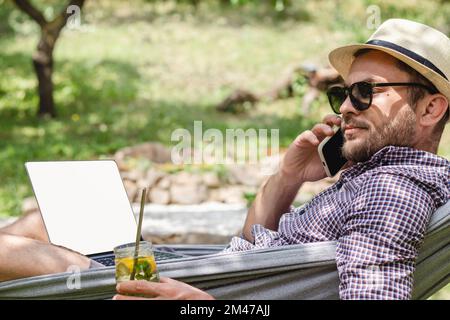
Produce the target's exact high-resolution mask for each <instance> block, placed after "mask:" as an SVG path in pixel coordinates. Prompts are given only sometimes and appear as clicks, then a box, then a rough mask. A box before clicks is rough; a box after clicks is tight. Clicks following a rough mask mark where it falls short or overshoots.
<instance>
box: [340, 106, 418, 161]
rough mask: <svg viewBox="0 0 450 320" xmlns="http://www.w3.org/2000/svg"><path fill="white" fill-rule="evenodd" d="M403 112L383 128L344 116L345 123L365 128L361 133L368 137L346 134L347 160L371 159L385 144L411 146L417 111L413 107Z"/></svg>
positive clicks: (344, 149) (345, 150) (343, 151)
mask: <svg viewBox="0 0 450 320" xmlns="http://www.w3.org/2000/svg"><path fill="white" fill-rule="evenodd" d="M402 113H403V114H398V115H397V117H395V119H393V120H392V121H391V122H388V123H386V124H384V125H383V126H381V128H374V127H373V126H369V125H367V124H365V123H359V122H355V121H353V119H351V118H347V119H345V118H344V122H343V123H345V124H350V125H353V126H355V127H362V128H364V130H362V131H361V132H359V135H365V136H367V138H366V137H364V138H362V137H359V136H358V137H357V138H356V139H355V138H353V139H349V140H347V139H346V138H345V136H344V140H345V142H344V146H343V147H342V154H343V156H344V157H345V158H346V159H347V160H349V161H352V162H354V163H357V162H364V161H367V160H369V159H370V158H371V157H372V156H373V155H374V154H375V153H376V152H378V151H379V150H381V149H382V148H383V147H385V146H389V145H392V146H402V147H411V146H412V145H413V140H414V133H415V124H416V118H415V113H414V112H413V111H412V110H411V109H407V110H406V112H402Z"/></svg>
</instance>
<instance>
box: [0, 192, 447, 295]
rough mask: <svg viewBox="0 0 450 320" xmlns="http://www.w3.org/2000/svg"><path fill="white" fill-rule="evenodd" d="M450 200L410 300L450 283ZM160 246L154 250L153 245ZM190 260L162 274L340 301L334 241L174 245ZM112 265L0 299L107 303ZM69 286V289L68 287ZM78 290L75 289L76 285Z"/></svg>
mask: <svg viewBox="0 0 450 320" xmlns="http://www.w3.org/2000/svg"><path fill="white" fill-rule="evenodd" d="M449 222H450V201H449V202H447V204H446V205H445V206H443V207H441V208H439V209H438V210H437V211H436V212H435V213H434V214H433V216H432V218H431V221H430V224H429V226H428V230H427V235H426V237H425V241H424V244H423V246H422V248H421V250H420V254H419V257H418V260H417V266H416V272H415V274H414V283H415V284H414V290H413V299H426V298H428V297H429V296H431V295H432V294H433V293H435V292H436V291H438V290H439V289H441V288H442V287H444V286H445V285H446V284H448V283H449V280H450V276H449V275H450V263H449V261H450V246H449V243H450V241H449V239H450V226H449ZM156 247H158V246H156ZM170 248H172V249H174V250H175V251H176V252H180V253H183V254H188V255H190V257H188V258H183V259H177V260H171V261H161V262H158V267H159V271H160V274H161V275H163V276H166V277H171V278H174V279H178V280H181V281H184V282H186V283H189V284H191V285H193V286H196V287H198V288H201V289H203V290H206V291H207V292H209V293H210V294H212V295H213V296H214V297H216V298H218V299H271V300H272V299H339V291H338V286H339V277H338V272H337V269H336V262H335V249H336V244H335V242H316V243H308V244H300V245H290V246H285V247H276V248H268V249H260V250H254V251H246V252H237V253H227V254H220V255H218V254H217V253H218V252H220V251H221V250H222V249H223V248H224V246H223V245H173V246H171V247H170ZM114 272H115V269H114V267H107V268H101V269H93V270H87V271H84V272H81V274H80V281H79V283H80V287H78V288H73V287H74V286H73V285H71V284H72V283H73V279H74V274H73V273H60V274H53V275H45V276H38V277H31V278H25V279H19V280H13V281H7V282H2V283H0V299H109V298H111V297H112V296H113V295H114V294H115V278H114ZM68 284H69V285H68ZM75 287H76V286H75Z"/></svg>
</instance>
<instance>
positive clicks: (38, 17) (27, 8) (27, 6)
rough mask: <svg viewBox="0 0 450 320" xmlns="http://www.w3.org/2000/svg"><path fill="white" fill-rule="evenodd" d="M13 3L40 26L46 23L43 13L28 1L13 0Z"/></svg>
mask: <svg viewBox="0 0 450 320" xmlns="http://www.w3.org/2000/svg"><path fill="white" fill-rule="evenodd" d="M14 3H15V4H16V6H18V7H19V9H20V10H22V11H23V12H25V13H26V14H27V15H29V16H30V18H31V19H33V20H34V21H36V22H37V23H38V24H39V25H40V26H41V27H43V26H44V25H45V24H46V23H47V20H45V17H44V15H43V14H42V13H41V12H40V11H39V10H37V9H36V8H35V7H33V5H32V4H31V3H30V2H28V0H14Z"/></svg>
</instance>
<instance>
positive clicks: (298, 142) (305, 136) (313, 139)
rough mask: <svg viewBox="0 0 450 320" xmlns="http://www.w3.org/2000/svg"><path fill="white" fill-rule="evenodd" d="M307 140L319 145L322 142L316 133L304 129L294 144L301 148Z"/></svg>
mask: <svg viewBox="0 0 450 320" xmlns="http://www.w3.org/2000/svg"><path fill="white" fill-rule="evenodd" d="M305 142H308V143H310V144H312V145H314V146H317V145H318V144H319V143H320V141H319V139H317V137H316V135H315V134H314V133H313V132H312V131H311V130H306V131H304V132H303V133H302V134H300V135H299V136H298V137H297V138H296V139H295V140H294V144H295V145H296V146H297V147H300V148H301V147H302V144H303V143H305Z"/></svg>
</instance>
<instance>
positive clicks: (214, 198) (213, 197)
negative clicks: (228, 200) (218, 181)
mask: <svg viewBox="0 0 450 320" xmlns="http://www.w3.org/2000/svg"><path fill="white" fill-rule="evenodd" d="M208 201H209V202H222V201H223V199H222V196H221V192H220V189H210V190H209V192H208Z"/></svg>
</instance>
